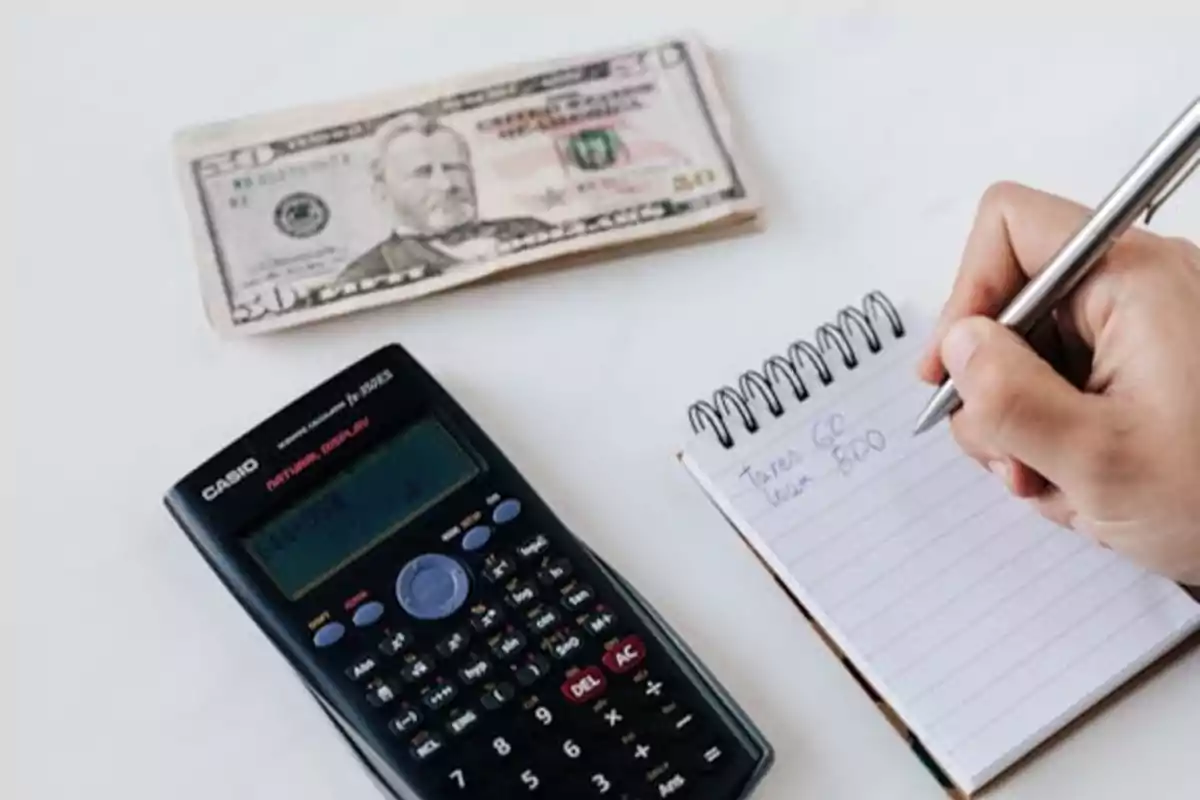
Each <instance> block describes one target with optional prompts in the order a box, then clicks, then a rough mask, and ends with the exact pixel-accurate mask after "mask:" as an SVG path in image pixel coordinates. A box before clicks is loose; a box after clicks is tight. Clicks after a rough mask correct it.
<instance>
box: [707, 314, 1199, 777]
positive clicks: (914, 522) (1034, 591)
mask: <svg viewBox="0 0 1200 800" xmlns="http://www.w3.org/2000/svg"><path fill="white" fill-rule="evenodd" d="M922 341H923V340H922V338H921V336H920V335H919V334H910V335H909V336H906V337H904V338H902V339H900V340H898V341H892V342H889V344H888V347H887V348H886V350H885V353H884V354H881V355H877V356H870V357H868V358H867V359H866V360H865V361H864V362H863V365H862V366H861V367H859V368H858V369H856V370H853V371H849V372H847V371H842V373H841V374H839V376H838V378H837V381H835V383H834V385H833V386H831V387H828V388H825V389H821V390H819V391H818V392H816V393H814V395H813V396H812V397H810V398H809V399H808V400H806V401H805V402H803V403H800V404H796V403H793V405H792V406H791V407H790V408H789V409H788V411H787V413H785V414H784V415H783V416H782V417H780V418H779V419H777V420H775V419H767V420H766V422H765V424H764V426H763V428H762V429H761V430H760V431H759V432H757V433H755V434H754V435H749V434H746V433H745V432H744V431H742V430H741V429H740V428H734V431H735V432H740V433H741V435H740V436H737V437H736V440H737V446H736V447H735V448H733V449H732V450H725V449H723V448H720V447H719V446H717V445H716V444H715V440H713V439H712V438H711V437H709V436H707V435H701V436H699V437H697V439H696V441H694V442H693V443H692V445H691V446H689V447H688V448H687V449H686V450H685V451H684V454H683V460H684V463H685V464H686V465H687V466H688V468H689V469H690V470H691V471H692V472H693V474H694V475H695V476H696V478H697V479H698V480H699V481H700V483H701V484H702V485H703V486H704V487H705V488H706V490H707V491H708V492H709V494H710V495H712V497H713V499H714V501H715V502H716V503H717V504H718V505H719V506H720V507H721V508H722V510H723V511H724V512H725V514H726V515H727V516H728V517H729V518H730V519H731V520H732V521H733V522H734V524H735V525H737V526H738V527H739V529H741V531H742V532H743V534H744V535H745V536H746V538H747V539H749V540H750V541H751V542H752V543H753V544H755V546H756V549H758V550H759V551H760V553H761V554H762V555H763V557H764V558H765V559H766V560H767V561H768V563H769V564H771V566H772V568H773V569H774V570H775V571H776V572H777V573H778V575H779V576H780V578H781V579H782V580H783V581H784V582H785V584H786V585H787V586H788V587H789V589H790V590H791V591H792V592H793V593H794V594H795V595H796V597H797V598H798V599H799V600H800V601H801V602H802V603H803V604H804V606H805V607H806V608H807V609H808V610H809V612H810V613H812V614H813V615H814V616H815V617H816V618H817V619H818V621H819V622H820V623H821V624H822V626H823V627H824V628H825V629H826V630H827V632H828V633H829V634H830V635H831V636H832V637H833V638H834V640H835V641H836V642H837V643H838V645H839V646H840V647H841V648H842V649H843V650H844V651H845V652H846V654H847V656H849V657H850V658H851V660H852V661H854V662H855V663H856V665H858V667H859V668H860V670H861V671H862V672H863V674H864V675H865V676H866V678H867V679H868V680H869V681H870V682H871V683H872V684H873V685H874V686H875V687H876V688H877V690H879V692H880V694H881V695H883V696H884V698H885V699H886V700H887V701H888V702H889V703H890V704H891V706H892V707H893V708H894V709H895V710H896V711H897V712H898V713H899V714H900V715H901V716H902V717H903V718H904V719H905V721H906V723H907V724H908V725H909V727H910V728H912V729H913V731H914V732H915V733H916V734H917V736H918V737H920V738H921V740H922V741H923V742H924V744H925V746H926V747H927V748H928V749H929V750H930V752H931V753H932V754H933V756H934V757H935V758H936V759H937V760H938V761H939V763H941V764H942V766H943V768H944V769H946V771H947V772H948V773H949V774H950V775H951V778H952V779H953V780H954V781H955V782H956V783H957V784H958V785H959V786H960V787H961V788H962V789H964V790H965V791H974V790H975V789H977V788H979V787H980V786H981V785H983V784H984V783H986V782H987V781H989V780H990V779H992V778H993V777H995V776H996V775H997V774H998V773H999V772H1001V771H1002V770H1003V769H1005V768H1006V767H1008V766H1009V765H1011V764H1012V763H1013V762H1014V761H1015V760H1016V759H1018V758H1019V757H1020V756H1022V755H1023V754H1025V753H1027V752H1028V751H1029V750H1031V749H1032V748H1033V747H1035V746H1036V745H1037V744H1038V743H1040V742H1041V741H1043V740H1044V739H1046V738H1047V737H1048V736H1049V735H1051V734H1053V733H1054V732H1055V731H1056V730H1058V729H1059V728H1061V727H1062V726H1063V725H1064V724H1065V723H1067V722H1069V721H1070V720H1071V719H1072V718H1073V717H1075V716H1077V715H1078V714H1080V713H1081V712H1082V711H1083V710H1085V709H1086V708H1087V707H1089V706H1091V705H1092V704H1094V703H1095V702H1096V701H1098V700H1099V699H1101V698H1102V697H1103V696H1104V695H1106V694H1108V693H1109V692H1110V691H1112V690H1113V689H1115V688H1116V687H1117V686H1118V685H1119V684H1121V683H1123V682H1124V681H1126V680H1127V679H1128V678H1129V677H1131V676H1132V675H1133V674H1134V673H1136V672H1137V671H1139V670H1140V669H1142V668H1143V667H1145V666H1147V665H1148V664H1149V663H1150V662H1152V661H1153V660H1155V659H1156V658H1157V657H1159V656H1160V655H1162V654H1163V653H1164V652H1165V651H1166V650H1168V649H1169V648H1170V647H1172V646H1173V645H1175V644H1176V643H1178V642H1179V641H1180V640H1181V639H1182V638H1183V637H1184V636H1186V635H1187V633H1189V632H1190V631H1192V630H1195V629H1196V628H1197V627H1200V604H1197V603H1196V602H1195V601H1193V600H1192V599H1191V598H1190V597H1189V596H1188V595H1187V594H1186V593H1185V592H1183V590H1181V589H1180V588H1179V587H1178V586H1176V585H1175V584H1173V583H1171V582H1169V581H1167V580H1165V579H1162V578H1160V577H1157V576H1154V575H1151V574H1149V573H1147V572H1145V571H1143V570H1141V569H1139V568H1137V567H1135V566H1134V565H1132V564H1131V563H1129V562H1128V561H1126V560H1124V559H1123V558H1122V557H1120V556H1118V555H1116V554H1114V553H1112V552H1110V551H1108V550H1105V549H1103V548H1101V547H1100V546H1098V545H1096V544H1095V543H1093V542H1092V541H1090V540H1089V539H1087V538H1086V537H1085V536H1083V535H1082V534H1079V533H1075V532H1071V531H1067V530H1063V529H1061V528H1059V527H1057V526H1055V525H1052V524H1051V523H1048V522H1046V521H1044V520H1043V519H1042V518H1041V517H1040V516H1038V515H1037V514H1036V513H1035V512H1034V511H1032V510H1031V508H1030V507H1029V505H1028V504H1026V503H1025V502H1023V501H1020V500H1017V499H1014V498H1012V497H1010V496H1009V495H1008V494H1007V493H1006V492H1005V491H1004V489H1003V487H1002V486H1001V485H1000V483H999V481H998V480H997V479H995V478H994V477H993V476H991V475H989V474H988V473H986V472H985V471H984V470H983V469H982V468H980V467H979V466H978V465H977V464H976V463H975V462H974V461H972V460H970V459H967V458H966V457H965V456H963V455H962V454H961V451H960V450H959V449H958V448H957V446H956V445H955V443H954V441H953V439H952V438H951V436H950V434H949V431H948V428H947V426H944V425H943V426H941V427H940V428H939V429H937V430H935V431H933V432H930V433H927V434H925V435H923V436H920V437H916V438H914V437H913V436H912V433H911V431H912V425H913V421H914V420H915V419H916V417H917V414H918V413H919V411H920V410H921V408H922V407H923V405H924V403H925V401H926V400H927V399H928V397H929V394H930V388H929V387H928V386H926V385H924V384H922V383H920V382H919V381H917V380H916V379H915V377H914V375H913V369H914V364H915V362H916V357H917V350H918V348H919V346H920V344H921V343H922ZM759 416H760V417H767V416H769V415H766V414H765V413H763V414H759Z"/></svg>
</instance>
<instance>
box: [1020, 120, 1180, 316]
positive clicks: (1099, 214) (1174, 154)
mask: <svg viewBox="0 0 1200 800" xmlns="http://www.w3.org/2000/svg"><path fill="white" fill-rule="evenodd" d="M1197 156H1200V98H1198V99H1197V100H1195V101H1194V102H1193V103H1192V104H1191V106H1189V107H1188V109H1187V110H1186V111H1184V112H1183V114H1182V115H1180V117H1179V119H1177V120H1176V121H1175V123H1174V124H1173V125H1172V126H1171V127H1170V128H1168V129H1167V132H1166V133H1164V134H1163V135H1162V136H1161V137H1159V139H1158V141H1156V142H1155V143H1154V144H1153V145H1152V146H1151V147H1150V149H1149V150H1148V151H1147V152H1146V155H1145V156H1144V157H1143V158H1142V159H1141V161H1139V162H1138V164H1137V165H1136V166H1135V167H1134V168H1133V169H1132V170H1130V171H1129V173H1128V174H1126V175H1125V177H1124V178H1123V179H1122V180H1121V182H1120V183H1119V184H1118V185H1117V188H1116V189H1114V190H1113V191H1112V193H1111V194H1109V195H1108V197H1106V198H1105V199H1104V200H1103V202H1101V203H1100V205H1099V206H1097V208H1096V211H1095V212H1094V213H1093V214H1092V215H1091V216H1090V217H1089V218H1088V220H1087V222H1086V223H1085V224H1084V225H1083V226H1082V227H1081V228H1080V229H1079V230H1078V231H1077V232H1076V233H1075V235H1074V236H1072V237H1071V239H1070V241H1068V242H1067V243H1066V244H1065V245H1063V247H1062V248H1061V249H1060V250H1059V251H1058V252H1057V253H1055V254H1054V257H1053V258H1051V259H1050V261H1049V262H1048V263H1047V264H1046V266H1045V268H1044V269H1042V271H1041V272H1039V273H1038V274H1037V275H1036V276H1034V277H1033V278H1032V279H1031V280H1030V281H1029V283H1028V284H1026V286H1025V288H1024V289H1022V290H1021V292H1020V293H1019V294H1018V295H1017V296H1016V297H1015V298H1014V299H1013V301H1012V303H1010V304H1009V306H1008V307H1007V308H1006V309H1005V310H1004V312H1003V313H1001V314H1000V316H999V317H998V321H999V322H1000V323H1001V324H1003V325H1006V326H1008V327H1009V328H1011V329H1013V330H1014V331H1016V332H1017V333H1019V334H1021V335H1022V336H1024V335H1028V333H1029V332H1030V330H1031V329H1032V328H1033V327H1034V325H1036V324H1037V323H1038V322H1039V321H1040V320H1042V319H1044V318H1045V317H1046V316H1047V315H1048V314H1049V313H1050V311H1051V310H1053V308H1054V307H1055V306H1056V305H1057V304H1058V303H1059V302H1060V301H1062V300H1063V299H1064V298H1065V297H1066V296H1067V295H1068V294H1069V293H1070V292H1071V291H1072V290H1073V289H1074V288H1075V287H1076V286H1077V285H1078V284H1079V282H1080V281H1081V280H1083V278H1084V277H1085V276H1086V275H1087V274H1088V273H1089V272H1090V271H1091V270H1092V268H1093V267H1095V266H1096V264H1097V263H1098V262H1099V261H1100V260H1101V259H1102V258H1104V255H1105V254H1106V253H1107V252H1108V250H1109V248H1110V247H1112V244H1113V242H1114V241H1116V240H1117V239H1118V238H1120V236H1121V235H1122V234H1124V233H1125V232H1126V231H1127V230H1128V229H1129V228H1130V226H1132V225H1133V223H1134V221H1135V220H1136V219H1137V218H1138V216H1139V215H1140V214H1141V213H1142V212H1143V211H1144V210H1145V209H1147V208H1148V207H1149V206H1150V205H1151V204H1152V203H1153V202H1154V200H1155V198H1156V197H1158V196H1159V194H1160V193H1162V192H1163V190H1164V189H1165V188H1166V187H1167V186H1168V185H1169V184H1170V183H1171V181H1172V179H1173V178H1174V177H1175V176H1177V175H1178V174H1180V172H1182V171H1183V170H1184V169H1186V168H1187V167H1188V165H1189V163H1190V162H1192V160H1193V159H1195V158H1197Z"/></svg>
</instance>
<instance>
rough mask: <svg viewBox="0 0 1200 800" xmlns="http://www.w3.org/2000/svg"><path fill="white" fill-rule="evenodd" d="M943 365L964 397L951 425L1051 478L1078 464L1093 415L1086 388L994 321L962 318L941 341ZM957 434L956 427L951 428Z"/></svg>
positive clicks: (1065, 474)
mask: <svg viewBox="0 0 1200 800" xmlns="http://www.w3.org/2000/svg"><path fill="white" fill-rule="evenodd" d="M941 356H942V363H943V365H944V366H945V367H946V371H947V372H948V373H949V375H950V377H951V379H952V380H953V381H954V385H955V388H956V389H957V390H958V394H959V396H960V397H961V398H962V403H963V407H962V409H961V411H959V413H958V414H957V415H956V417H960V418H961V419H956V423H958V424H957V426H956V428H958V429H961V430H962V431H963V435H965V436H966V437H967V438H968V439H970V440H971V441H973V442H978V443H980V444H982V445H984V447H985V448H986V449H987V450H990V451H991V452H999V453H1003V454H1005V455H1008V456H1011V457H1013V458H1014V459H1016V460H1017V461H1020V462H1022V463H1024V464H1026V465H1028V466H1029V467H1030V468H1032V469H1033V470H1035V471H1036V472H1039V473H1041V474H1042V475H1044V476H1045V477H1046V478H1047V479H1049V480H1050V481H1051V482H1052V483H1055V484H1057V485H1059V486H1061V485H1063V482H1062V478H1064V477H1068V482H1070V481H1069V474H1070V473H1071V471H1073V470H1074V469H1076V468H1077V467H1078V466H1079V464H1078V462H1079V459H1080V458H1081V457H1084V456H1083V454H1084V453H1085V452H1086V451H1087V450H1088V448H1085V447H1083V446H1081V445H1082V444H1083V443H1085V442H1086V431H1088V430H1089V429H1091V427H1092V425H1093V424H1094V421H1095V417H1096V414H1097V408H1096V401H1097V399H1098V398H1097V397H1096V396H1095V395H1088V394H1085V393H1083V392H1081V391H1079V390H1078V389H1076V388H1075V387H1074V386H1072V385H1071V384H1070V383H1069V382H1068V381H1067V380H1066V379H1065V378H1063V377H1062V376H1061V375H1059V374H1058V373H1057V372H1055V371H1054V368H1053V367H1051V366H1050V365H1049V364H1048V363H1046V362H1045V361H1044V360H1042V358H1041V357H1039V356H1038V355H1037V353H1035V352H1034V351H1033V350H1032V349H1031V348H1030V347H1029V345H1028V344H1026V343H1025V342H1024V341H1022V340H1021V339H1020V338H1019V337H1018V336H1017V335H1016V334H1015V333H1013V332H1012V331H1010V330H1009V329H1008V328H1006V327H1004V326H1003V325H1001V324H1000V323H998V322H995V321H993V320H990V319H986V318H984V317H966V318H964V319H961V320H959V321H958V322H956V323H954V324H953V325H952V326H951V327H950V329H949V330H948V331H947V332H946V336H945V338H944V339H943V340H942V345H941ZM956 433H958V430H956Z"/></svg>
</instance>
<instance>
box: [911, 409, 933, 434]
mask: <svg viewBox="0 0 1200 800" xmlns="http://www.w3.org/2000/svg"><path fill="white" fill-rule="evenodd" d="M936 422H937V418H936V417H935V416H934V415H933V414H930V413H929V412H928V411H926V412H925V413H923V414H922V415H921V416H920V417H919V418H918V419H917V424H916V425H915V426H914V427H913V432H912V435H913V436H920V435H921V434H922V433H924V432H925V431H927V430H929V429H930V428H932V427H933V426H934V424H936Z"/></svg>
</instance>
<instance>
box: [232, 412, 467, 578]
mask: <svg viewBox="0 0 1200 800" xmlns="http://www.w3.org/2000/svg"><path fill="white" fill-rule="evenodd" d="M479 471H480V467H479V465H478V464H477V463H476V461H475V459H473V458H472V457H471V456H470V455H469V454H468V453H467V452H466V450H464V449H463V447H462V446H461V445H460V444H459V443H458V442H457V441H456V440H455V438H454V436H453V435H451V433H450V432H449V431H448V430H446V428H444V427H443V426H442V425H441V424H440V423H439V422H438V421H437V420H435V419H433V418H432V417H427V418H425V419H422V420H421V421H419V422H417V423H416V424H414V425H411V426H410V427H408V428H406V429H405V430H403V431H401V432H400V433H399V434H398V435H396V436H394V437H393V438H392V439H391V440H390V441H387V442H385V443H384V444H383V445H382V446H380V447H379V448H377V449H376V450H375V451H374V452H372V453H370V454H369V455H367V456H366V457H365V458H363V459H362V460H360V461H358V462H356V463H355V464H353V465H351V466H350V467H349V468H348V469H346V470H345V471H344V472H342V473H340V474H339V475H337V476H336V477H335V478H334V479H333V480H331V481H329V482H328V483H326V484H325V485H323V486H322V487H321V488H319V489H317V490H316V491H314V492H313V493H312V494H310V495H309V496H308V497H307V498H305V499H304V500H303V501H301V503H300V504H299V505H297V506H295V507H293V508H291V509H289V510H287V511H286V512H284V513H283V514H281V515H280V516H278V517H276V518H275V519H273V520H271V521H270V522H268V523H267V524H266V525H265V526H263V527H262V528H260V529H259V530H257V531H256V532H254V533H253V534H251V535H250V536H248V537H247V538H246V539H245V540H244V544H245V547H246V549H247V550H249V552H250V555H251V556H252V557H253V558H254V560H255V561H257V562H258V563H259V565H260V566H261V567H262V568H263V570H264V571H266V573H267V574H268V575H269V576H270V577H271V579H272V580H273V581H274V582H275V583H276V585H277V586H278V587H279V589H280V590H281V591H282V592H283V593H284V594H286V595H287V596H288V597H289V598H291V599H293V600H295V599H297V598H299V597H301V596H303V595H304V594H305V593H306V592H308V591H310V590H311V589H313V588H314V587H316V586H317V585H319V584H320V583H321V582H323V581H324V580H326V579H327V578H329V577H331V576H332V575H333V574H334V573H336V572H337V571H338V570H340V569H342V568H343V567H345V566H347V565H348V564H349V563H350V562H352V561H354V560H355V559H357V558H358V557H359V556H361V555H363V554H364V553H366V552H367V551H368V550H370V549H371V548H373V547H375V546H376V545H377V544H379V543H380V542H382V541H384V540H385V539H387V538H388V537H390V536H392V535H393V534H395V533H396V532H397V531H399V530H400V529H401V528H403V527H404V526H405V525H406V524H407V523H409V522H411V521H412V520H413V519H415V518H416V517H417V516H419V515H420V514H421V513H422V512H423V511H425V510H426V509H428V508H429V507H430V506H432V505H434V504H435V503H437V502H438V501H439V500H441V499H442V498H444V497H446V496H447V495H449V494H450V493H451V492H453V491H454V490H455V489H457V488H459V487H460V486H462V485H464V484H466V483H467V482H468V481H470V480H471V479H472V478H474V477H475V476H476V475H477V474H479Z"/></svg>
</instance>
